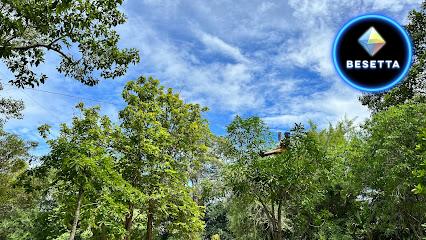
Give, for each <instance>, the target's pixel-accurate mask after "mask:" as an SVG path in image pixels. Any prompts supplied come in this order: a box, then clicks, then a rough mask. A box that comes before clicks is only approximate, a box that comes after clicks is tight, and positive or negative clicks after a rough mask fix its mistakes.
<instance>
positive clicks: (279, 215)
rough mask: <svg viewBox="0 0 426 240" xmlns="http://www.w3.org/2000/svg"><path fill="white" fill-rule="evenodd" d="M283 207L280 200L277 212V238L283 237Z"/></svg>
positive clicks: (278, 239)
mask: <svg viewBox="0 0 426 240" xmlns="http://www.w3.org/2000/svg"><path fill="white" fill-rule="evenodd" d="M281 207H282V201H281V200H280V201H279V202H278V213H277V215H278V216H277V221H278V224H277V240H281V239H282V238H283V228H282V225H281V224H282V223H281Z"/></svg>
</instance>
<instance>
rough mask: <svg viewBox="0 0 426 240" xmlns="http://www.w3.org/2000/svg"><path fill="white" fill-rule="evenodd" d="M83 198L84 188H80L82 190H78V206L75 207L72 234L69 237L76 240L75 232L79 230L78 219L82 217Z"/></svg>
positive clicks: (70, 239)
mask: <svg viewBox="0 0 426 240" xmlns="http://www.w3.org/2000/svg"><path fill="white" fill-rule="evenodd" d="M82 200H83V189H81V188H80V190H78V197H77V208H76V209H75V213H74V221H73V223H72V229H71V234H70V237H69V238H68V239H69V240H74V238H75V233H76V232H77V224H78V220H79V218H80V208H81V201H82Z"/></svg>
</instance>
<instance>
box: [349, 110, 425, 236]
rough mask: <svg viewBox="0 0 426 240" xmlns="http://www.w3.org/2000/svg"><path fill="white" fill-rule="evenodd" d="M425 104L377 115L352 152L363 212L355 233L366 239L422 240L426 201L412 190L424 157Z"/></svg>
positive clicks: (359, 216) (354, 182)
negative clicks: (418, 148)
mask: <svg viewBox="0 0 426 240" xmlns="http://www.w3.org/2000/svg"><path fill="white" fill-rule="evenodd" d="M425 115H426V105H425V104H424V103H417V104H403V105H399V106H394V107H390V108H389V109H388V110H385V111H382V112H379V113H377V114H375V115H374V116H373V117H372V119H371V120H369V121H368V122H367V123H366V124H365V126H364V131H363V137H362V138H361V139H360V141H358V143H357V144H355V145H354V146H353V147H352V149H351V153H350V155H352V156H351V159H352V160H351V162H350V165H349V166H350V169H351V172H352V174H354V179H353V181H352V183H353V184H356V185H359V186H358V189H359V192H358V193H357V196H358V199H359V201H360V203H362V205H361V208H360V211H358V213H357V217H358V221H357V222H356V223H355V224H356V225H358V227H357V228H358V229H355V234H356V235H358V236H361V237H365V238H367V239H381V238H398V239H413V238H414V239H421V238H422V237H424V236H425V232H424V231H423V228H422V226H421V224H422V223H425V222H426V199H425V197H424V196H421V195H418V194H415V193H414V192H413V191H412V189H413V188H414V186H416V185H417V184H418V178H417V177H416V176H415V175H413V171H416V170H418V168H419V167H420V164H421V162H422V156H421V154H420V152H419V150H417V149H416V146H419V145H421V144H422V143H420V142H419V138H418V136H419V134H420V133H421V132H422V130H423V129H424V126H425V125H426V118H425V117H424V116H425Z"/></svg>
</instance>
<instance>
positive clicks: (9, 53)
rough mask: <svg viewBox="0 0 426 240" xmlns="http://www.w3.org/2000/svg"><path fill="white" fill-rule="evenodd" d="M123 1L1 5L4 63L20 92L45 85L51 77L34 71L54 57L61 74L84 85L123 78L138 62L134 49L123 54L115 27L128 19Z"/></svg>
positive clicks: (9, 0)
mask: <svg viewBox="0 0 426 240" xmlns="http://www.w3.org/2000/svg"><path fill="white" fill-rule="evenodd" d="M121 4H122V0H119V1H117V0H104V1H96V0H79V1H72V0H26V1H22V0H2V1H1V2H0V23H1V24H0V59H1V60H3V62H4V63H5V64H6V66H7V67H8V69H9V70H10V71H11V72H12V73H13V74H14V76H15V79H13V80H10V82H11V83H12V84H14V85H16V86H18V87H25V86H32V87H34V86H35V85H39V84H43V83H44V81H45V80H46V78H47V76H46V75H45V74H44V73H40V74H37V72H36V71H35V68H36V67H38V66H39V64H40V63H43V62H44V61H45V54H46V53H47V52H52V53H54V54H56V55H58V56H59V57H60V59H61V62H60V64H59V65H58V67H57V69H58V71H59V72H61V73H63V74H64V75H65V76H69V77H71V78H74V79H76V80H78V81H80V82H82V83H84V84H86V85H90V86H92V85H95V84H96V83H98V81H99V80H100V79H103V78H115V77H118V76H122V75H124V74H125V72H126V69H127V67H128V65H129V64H130V63H136V62H138V61H139V56H138V52H137V50H135V49H119V48H118V46H117V45H118V40H119V36H118V34H117V32H116V31H115V30H114V27H116V26H118V25H120V24H123V23H124V22H125V21H126V19H125V16H124V14H123V13H122V12H121V11H120V10H119V6H120V5H121Z"/></svg>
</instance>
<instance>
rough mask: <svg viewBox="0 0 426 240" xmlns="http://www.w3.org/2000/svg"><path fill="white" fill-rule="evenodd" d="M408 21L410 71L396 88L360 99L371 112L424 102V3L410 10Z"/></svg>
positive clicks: (425, 35) (425, 82)
mask: <svg viewBox="0 0 426 240" xmlns="http://www.w3.org/2000/svg"><path fill="white" fill-rule="evenodd" d="M408 19H409V23H408V24H407V25H406V26H405V27H406V29H407V31H408V32H409V34H410V36H411V40H412V43H413V45H414V49H413V64H412V67H411V70H410V71H409V73H408V76H407V77H406V78H405V79H404V80H403V81H402V82H401V83H400V84H399V85H398V86H397V87H395V88H393V89H391V90H389V91H388V92H383V93H374V94H366V95H364V96H362V97H361V98H360V101H361V103H362V104H363V105H366V106H368V108H369V109H371V110H372V111H373V112H377V111H381V110H385V109H387V108H389V107H390V106H395V105H398V104H402V103H406V102H408V101H410V100H414V101H416V102H424V101H425V100H426V78H425V76H426V75H425V70H426V64H425V63H426V1H424V2H423V4H422V6H421V8H420V9H419V10H412V11H411V12H410V14H409V16H408Z"/></svg>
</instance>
